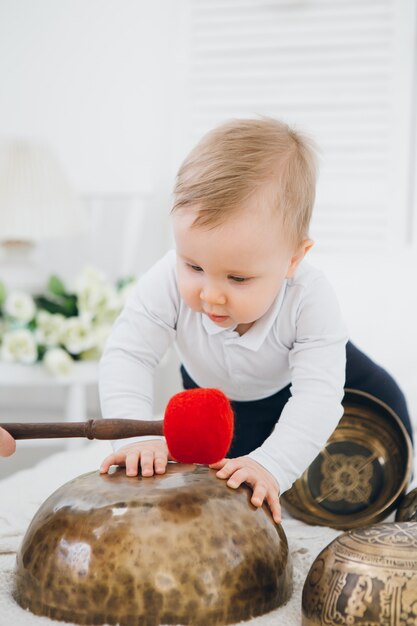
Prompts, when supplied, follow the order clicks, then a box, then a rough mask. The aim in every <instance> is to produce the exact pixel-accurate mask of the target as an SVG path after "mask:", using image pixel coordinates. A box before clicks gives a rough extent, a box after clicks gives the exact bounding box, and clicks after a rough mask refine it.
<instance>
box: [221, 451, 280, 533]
mask: <svg viewBox="0 0 417 626" xmlns="http://www.w3.org/2000/svg"><path fill="white" fill-rule="evenodd" d="M210 467H211V468H212V469H217V470H219V471H218V472H217V474H216V475H217V477H218V478H223V479H228V480H227V486H228V487H231V488H232V489H237V488H238V487H240V485H241V484H242V483H247V484H248V485H250V486H251V487H252V490H253V493H252V497H251V502H252V504H253V505H254V506H256V507H261V506H262V504H263V503H264V500H266V502H267V503H268V506H269V508H270V509H271V513H272V517H273V518H274V522H275V523H276V524H279V523H280V522H281V506H280V504H279V485H278V482H277V480H276V479H275V478H274V477H273V475H272V474H271V473H270V472H268V470H266V469H265V468H264V467H262V465H260V464H259V463H257V461H254V460H253V459H251V458H250V457H248V456H240V457H237V458H235V459H222V460H221V461H219V462H218V463H213V464H212V465H210Z"/></svg>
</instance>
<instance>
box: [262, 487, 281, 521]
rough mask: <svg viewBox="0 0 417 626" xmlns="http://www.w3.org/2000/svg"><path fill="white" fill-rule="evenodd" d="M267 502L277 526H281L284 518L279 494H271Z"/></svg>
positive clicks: (267, 497)
mask: <svg viewBox="0 0 417 626" xmlns="http://www.w3.org/2000/svg"><path fill="white" fill-rule="evenodd" d="M266 500H267V502H268V505H269V508H270V509H271V513H272V517H273V518H274V522H275V523H276V524H280V523H281V520H282V517H281V505H280V503H279V496H278V494H269V495H267V496H266Z"/></svg>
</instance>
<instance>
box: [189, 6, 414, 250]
mask: <svg viewBox="0 0 417 626" xmlns="http://www.w3.org/2000/svg"><path fill="white" fill-rule="evenodd" d="M184 6H185V20H184V24H185V41H186V45H185V54H184V62H185V64H184V68H185V74H186V76H185V83H184V84H185V94H184V103H185V106H184V108H183V117H182V125H181V126H182V128H181V151H182V152H183V154H185V153H186V151H188V150H189V149H190V148H191V147H192V146H193V145H194V144H195V143H196V142H197V141H198V139H199V138H200V137H201V136H202V135H203V134H204V133H205V132H206V131H207V130H209V129H210V128H213V127H214V126H216V125H218V124H219V123H221V122H223V121H224V120H226V119H229V118H232V117H253V116H256V115H270V116H272V117H277V118H279V119H282V120H284V121H286V122H288V123H289V124H291V125H292V126H294V127H295V128H297V129H299V130H302V131H305V132H307V133H308V134H309V135H311V136H312V137H313V138H314V139H315V141H316V143H317V144H318V146H319V148H320V163H321V168H320V170H321V173H320V179H319V185H318V193H317V201H316V207H315V216H314V219H313V224H312V236H313V238H314V239H315V240H316V242H317V243H319V244H320V247H321V249H323V248H324V249H330V250H346V249H352V248H354V249H355V248H357V249H364V248H366V249H368V248H374V249H379V248H382V247H384V246H386V245H392V244H393V245H395V244H397V243H404V242H406V241H407V238H408V237H409V233H408V232H407V225H408V224H409V223H410V221H411V218H410V216H411V213H410V212H411V210H412V207H411V194H410V190H411V179H410V177H411V164H410V154H411V149H412V145H411V141H412V131H413V124H414V119H413V118H415V111H414V108H413V105H412V96H413V84H414V71H415V68H414V53H415V48H414V42H415V39H416V25H415V22H416V20H415V12H416V3H415V2H414V0H287V1H285V0H270V1H264V2H262V1H259V0H187V1H186V2H185V3H184Z"/></svg>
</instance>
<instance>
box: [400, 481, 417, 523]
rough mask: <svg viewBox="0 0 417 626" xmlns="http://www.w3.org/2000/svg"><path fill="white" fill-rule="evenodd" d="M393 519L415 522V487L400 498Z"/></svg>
mask: <svg viewBox="0 0 417 626" xmlns="http://www.w3.org/2000/svg"><path fill="white" fill-rule="evenodd" d="M395 520H396V521H397V522H417V487H416V488H415V489H412V491H410V493H407V495H406V496H404V498H402V499H401V500H400V503H399V505H398V509H397V512H396V514H395Z"/></svg>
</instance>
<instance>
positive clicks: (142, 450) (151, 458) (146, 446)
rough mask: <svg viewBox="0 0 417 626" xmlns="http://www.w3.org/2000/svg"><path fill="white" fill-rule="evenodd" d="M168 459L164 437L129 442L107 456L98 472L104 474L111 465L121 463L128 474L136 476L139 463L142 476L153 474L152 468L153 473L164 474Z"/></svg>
mask: <svg viewBox="0 0 417 626" xmlns="http://www.w3.org/2000/svg"><path fill="white" fill-rule="evenodd" d="M168 459H170V457H169V455H168V448H167V444H166V442H165V439H163V440H158V439H153V440H151V441H141V442H136V443H131V444H128V445H127V446H123V447H122V448H120V449H119V450H118V451H117V452H113V454H110V455H109V456H107V457H106V458H105V459H104V461H103V462H102V464H101V467H100V474H106V473H107V472H108V471H109V468H110V466H111V465H122V466H125V467H126V474H127V475H128V476H137V474H138V467H139V463H140V467H141V472H142V476H153V474H154V470H155V474H164V473H165V471H166V467H167V463H168Z"/></svg>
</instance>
